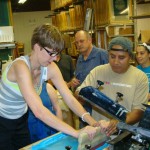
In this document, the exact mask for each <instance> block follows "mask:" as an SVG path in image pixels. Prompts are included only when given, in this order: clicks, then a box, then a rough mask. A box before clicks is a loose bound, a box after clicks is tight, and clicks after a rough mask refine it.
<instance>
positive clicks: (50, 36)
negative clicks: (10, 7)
mask: <svg viewBox="0 0 150 150" xmlns="http://www.w3.org/2000/svg"><path fill="white" fill-rule="evenodd" d="M31 47H32V52H31V54H30V55H26V56H21V57H19V58H17V59H15V60H14V61H13V62H12V63H11V64H10V65H9V66H7V67H6V69H5V70H4V72H3V74H2V77H1V82H0V135H1V136H0V149H1V150H18V149H19V148H21V147H23V146H25V145H27V144H29V143H30V138H29V131H28V123H27V117H28V114H27V112H28V106H29V107H30V109H31V110H32V112H33V113H34V115H35V116H36V117H37V118H38V119H40V120H41V121H43V122H44V123H45V124H47V125H48V126H51V127H52V128H55V129H56V130H59V131H62V132H65V133H66V134H69V135H71V136H73V137H76V138H78V136H79V134H80V133H81V132H87V133H88V135H89V138H91V139H92V138H93V136H94V135H95V133H96V129H95V128H94V127H91V126H88V127H86V128H84V129H83V130H79V131H77V130H75V129H73V128H72V127H71V126H69V125H68V124H66V123H64V122H63V121H61V120H60V119H59V118H57V117H56V116H55V115H53V114H52V113H51V112H50V111H49V110H48V109H47V108H46V107H44V106H43V104H42V101H41V99H40V97H39V93H40V91H41V87H42V83H43V82H44V81H46V80H49V79H50V80H51V81H52V82H53V84H54V85H55V87H56V88H57V89H58V91H59V93H60V94H61V96H62V97H63V99H64V100H65V102H66V104H67V105H68V106H69V108H70V109H71V110H72V111H73V112H74V113H75V114H77V115H78V116H79V117H81V118H82V119H83V120H84V121H86V122H87V123H88V124H89V125H92V126H93V125H95V124H96V123H97V122H96V121H95V120H94V119H93V118H92V117H91V116H90V115H89V113H87V112H86V111H85V110H84V108H83V107H82V106H81V105H80V103H79V102H78V101H77V100H76V99H75V98H74V97H73V95H72V94H71V92H70V91H69V89H68V87H67V85H66V83H65V82H64V80H63V78H62V75H61V73H60V71H59V69H58V67H57V65H56V64H55V63H54V62H53V61H54V60H56V56H57V55H58V54H59V53H60V51H61V50H62V49H63V48H64V41H63V38H62V36H61V34H60V32H59V31H58V29H57V28H56V27H54V26H52V25H41V26H39V27H37V28H35V30H34V32H33V35H32V39H31Z"/></svg>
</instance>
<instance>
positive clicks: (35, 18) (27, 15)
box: [13, 11, 51, 54]
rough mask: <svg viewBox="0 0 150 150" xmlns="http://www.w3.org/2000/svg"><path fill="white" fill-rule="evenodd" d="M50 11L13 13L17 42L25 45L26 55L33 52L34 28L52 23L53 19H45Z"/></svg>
mask: <svg viewBox="0 0 150 150" xmlns="http://www.w3.org/2000/svg"><path fill="white" fill-rule="evenodd" d="M49 14H50V11H37V12H20V13H13V22H14V25H13V26H14V37H15V41H16V42H22V43H24V51H25V54H28V53H30V52H31V42H30V41H31V36H32V32H33V30H34V28H35V27H36V26H38V25H40V24H43V23H50V24H51V18H45V17H46V16H48V15H49Z"/></svg>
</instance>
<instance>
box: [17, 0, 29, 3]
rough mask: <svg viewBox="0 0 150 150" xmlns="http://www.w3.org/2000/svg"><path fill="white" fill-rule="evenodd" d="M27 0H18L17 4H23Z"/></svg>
mask: <svg viewBox="0 0 150 150" xmlns="http://www.w3.org/2000/svg"><path fill="white" fill-rule="evenodd" d="M26 1H27V0H19V2H18V3H19V4H23V3H25V2H26Z"/></svg>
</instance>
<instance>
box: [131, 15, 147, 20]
mask: <svg viewBox="0 0 150 150" xmlns="http://www.w3.org/2000/svg"><path fill="white" fill-rule="evenodd" d="M145 18H150V15H140V16H131V17H130V19H145Z"/></svg>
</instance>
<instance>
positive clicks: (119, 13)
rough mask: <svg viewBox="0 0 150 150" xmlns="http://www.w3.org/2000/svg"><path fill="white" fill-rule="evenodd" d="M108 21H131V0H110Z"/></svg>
mask: <svg viewBox="0 0 150 150" xmlns="http://www.w3.org/2000/svg"><path fill="white" fill-rule="evenodd" d="M109 7H110V9H109V10H110V23H118V22H127V23H132V20H130V19H129V18H130V16H132V0H110V1H109Z"/></svg>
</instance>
